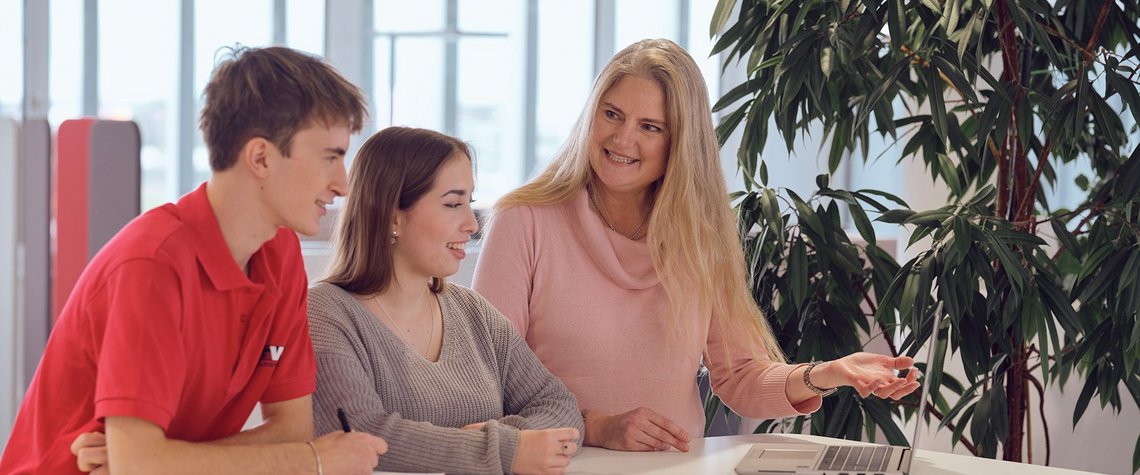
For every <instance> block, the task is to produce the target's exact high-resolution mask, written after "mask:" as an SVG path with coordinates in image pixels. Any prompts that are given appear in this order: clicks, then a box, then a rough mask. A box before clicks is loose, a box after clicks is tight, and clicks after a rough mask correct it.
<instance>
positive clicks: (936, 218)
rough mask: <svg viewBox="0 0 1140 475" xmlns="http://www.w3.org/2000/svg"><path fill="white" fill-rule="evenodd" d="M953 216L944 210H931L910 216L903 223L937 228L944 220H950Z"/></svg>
mask: <svg viewBox="0 0 1140 475" xmlns="http://www.w3.org/2000/svg"><path fill="white" fill-rule="evenodd" d="M950 216H952V214H951V213H950V212H949V211H946V210H944V209H931V210H926V211H919V212H917V213H914V214H912V215H910V216H908V217H907V218H906V219H905V220H903V223H906V224H916V223H917V224H922V225H925V226H933V227H937V226H938V225H939V224H941V223H942V220H944V219H946V218H949V217H950Z"/></svg>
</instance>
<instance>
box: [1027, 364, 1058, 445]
mask: <svg viewBox="0 0 1140 475" xmlns="http://www.w3.org/2000/svg"><path fill="white" fill-rule="evenodd" d="M1025 379H1027V380H1029V382H1031V383H1033V386H1035V387H1036V388H1037V399H1038V401H1039V402H1038V407H1037V410H1038V412H1039V413H1040V414H1041V428H1042V430H1044V431H1045V465H1046V466H1047V465H1049V458H1050V457H1051V456H1052V452H1053V443H1052V442H1051V441H1050V440H1049V421H1047V420H1045V387H1044V386H1043V385H1042V384H1041V381H1038V380H1037V377H1036V376H1033V375H1032V374H1030V373H1026V374H1025Z"/></svg>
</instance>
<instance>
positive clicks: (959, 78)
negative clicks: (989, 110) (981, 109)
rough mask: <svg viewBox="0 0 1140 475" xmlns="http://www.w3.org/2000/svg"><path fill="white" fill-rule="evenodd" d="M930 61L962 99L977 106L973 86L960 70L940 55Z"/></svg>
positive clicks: (976, 96) (976, 97)
mask: <svg viewBox="0 0 1140 475" xmlns="http://www.w3.org/2000/svg"><path fill="white" fill-rule="evenodd" d="M932 59H933V61H934V64H935V65H936V66H938V71H941V72H942V74H945V75H946V77H947V78H949V79H950V83H951V84H954V88H955V89H957V90H958V92H959V93H961V94H962V96H963V97H965V98H966V99H967V100H969V103H970V104H977V102H978V95H977V93H975V92H974V85H973V84H970V81H967V80H966V76H964V75H963V74H962V70H961V69H959V68H958V66H955V65H954V64H953V63H951V62H950V61H948V60H947V59H946V58H945V57H943V56H942V55H941V54H936V55H934V58H932Z"/></svg>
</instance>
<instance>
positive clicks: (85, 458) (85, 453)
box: [75, 446, 107, 472]
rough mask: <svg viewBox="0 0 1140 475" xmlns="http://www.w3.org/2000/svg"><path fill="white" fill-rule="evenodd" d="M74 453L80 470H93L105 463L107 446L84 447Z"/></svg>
mask: <svg viewBox="0 0 1140 475" xmlns="http://www.w3.org/2000/svg"><path fill="white" fill-rule="evenodd" d="M75 455H76V458H77V460H76V464H78V465H79V471H80V472H93V471H95V470H96V469H98V468H101V467H104V466H106V465H107V447H105V446H104V447H84V448H81V449H79V451H78V453H76V454H75Z"/></svg>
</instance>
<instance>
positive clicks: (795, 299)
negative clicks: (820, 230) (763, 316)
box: [785, 239, 811, 308]
mask: <svg viewBox="0 0 1140 475" xmlns="http://www.w3.org/2000/svg"><path fill="white" fill-rule="evenodd" d="M785 272H786V274H787V276H788V278H789V279H790V280H791V283H792V303H793V304H794V305H795V306H796V307H797V308H802V307H801V305H802V302H803V301H804V300H805V299H806V298H807V294H808V290H807V289H808V276H809V275H810V273H811V270H809V269H808V258H807V249H806V246H805V245H804V241H803V240H802V239H796V240H795V242H794V243H793V244H792V250H791V253H790V254H789V255H788V269H787V270H786V271H785Z"/></svg>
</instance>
